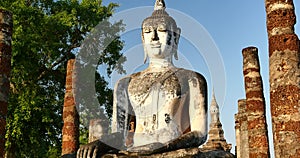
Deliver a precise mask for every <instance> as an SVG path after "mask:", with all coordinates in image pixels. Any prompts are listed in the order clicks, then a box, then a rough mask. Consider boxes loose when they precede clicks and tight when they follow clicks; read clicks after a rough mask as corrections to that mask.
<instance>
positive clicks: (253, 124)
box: [243, 47, 270, 158]
mask: <svg viewBox="0 0 300 158" xmlns="http://www.w3.org/2000/svg"><path fill="white" fill-rule="evenodd" d="M243 73H244V80H245V91H246V110H245V113H246V115H247V123H248V124H247V130H248V144H249V157H253V156H254V157H256V156H258V157H265V158H267V157H270V151H269V139H268V130H267V123H266V106H265V98H264V95H263V83H262V78H261V75H260V65H259V58H258V49H257V48H255V47H248V48H245V49H243Z"/></svg>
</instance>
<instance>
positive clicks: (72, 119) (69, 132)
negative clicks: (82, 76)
mask: <svg viewBox="0 0 300 158" xmlns="http://www.w3.org/2000/svg"><path fill="white" fill-rule="evenodd" d="M74 62H75V59H70V60H69V61H68V65H67V77H66V93H65V101H64V108H63V121H64V126H63V131H62V132H63V135H62V155H67V154H74V153H76V151H77V149H78V147H79V140H78V139H79V116H78V112H77V110H76V105H75V100H74V94H73V80H74V78H73V73H74Z"/></svg>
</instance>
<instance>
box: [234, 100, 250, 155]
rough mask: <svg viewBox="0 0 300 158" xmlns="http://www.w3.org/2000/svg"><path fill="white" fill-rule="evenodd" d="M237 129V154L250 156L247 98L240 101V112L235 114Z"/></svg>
mask: <svg viewBox="0 0 300 158" xmlns="http://www.w3.org/2000/svg"><path fill="white" fill-rule="evenodd" d="M235 123H236V124H235V129H236V150H237V151H236V153H237V154H236V156H237V158H247V157H249V143H248V122H247V113H246V99H241V100H239V101H238V113H237V114H236V115H235Z"/></svg>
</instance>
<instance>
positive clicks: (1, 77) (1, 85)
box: [0, 9, 13, 157]
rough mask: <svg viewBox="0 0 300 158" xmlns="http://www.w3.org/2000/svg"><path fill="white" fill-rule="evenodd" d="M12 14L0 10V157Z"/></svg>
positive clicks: (5, 105) (8, 74)
mask: <svg viewBox="0 0 300 158" xmlns="http://www.w3.org/2000/svg"><path fill="white" fill-rule="evenodd" d="M12 27H13V21H12V14H11V13H10V12H8V11H6V10H3V9H0V157H4V155H5V151H4V149H5V132H6V130H5V127H6V115H7V106H8V95H9V76H10V70H11V52H12V46H11V38H12Z"/></svg>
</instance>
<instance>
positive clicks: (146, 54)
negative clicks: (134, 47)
mask: <svg viewBox="0 0 300 158" xmlns="http://www.w3.org/2000/svg"><path fill="white" fill-rule="evenodd" d="M144 53H145V54H144V64H146V62H147V59H148V53H147V52H146V51H144Z"/></svg>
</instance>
